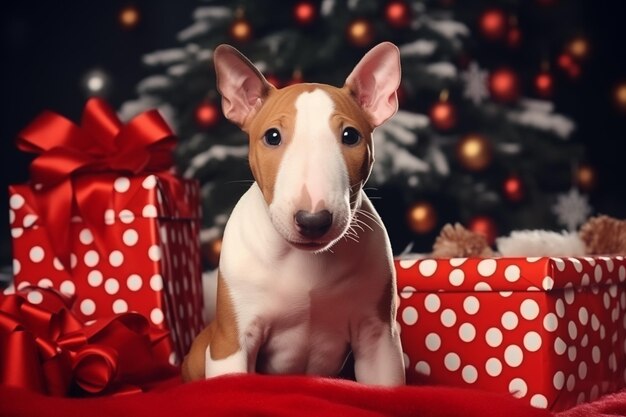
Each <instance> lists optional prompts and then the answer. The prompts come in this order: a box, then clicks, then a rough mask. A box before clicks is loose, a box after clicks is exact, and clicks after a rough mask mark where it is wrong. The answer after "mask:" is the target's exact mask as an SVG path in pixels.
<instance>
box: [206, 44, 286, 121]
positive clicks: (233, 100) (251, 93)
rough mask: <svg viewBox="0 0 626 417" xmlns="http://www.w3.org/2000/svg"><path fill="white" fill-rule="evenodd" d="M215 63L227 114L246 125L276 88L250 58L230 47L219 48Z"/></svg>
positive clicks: (219, 88) (223, 104) (214, 59)
mask: <svg viewBox="0 0 626 417" xmlns="http://www.w3.org/2000/svg"><path fill="white" fill-rule="evenodd" d="M213 62H214V63H215V72H216V74H217V89H218V91H219V92H220V94H221V95H222V109H223V111H224V115H225V116H226V118H227V119H228V120H230V121H231V122H233V123H235V124H237V125H238V126H243V125H244V124H245V122H246V119H248V117H250V116H251V115H252V114H254V113H255V112H256V111H257V110H258V109H259V108H260V107H261V105H262V104H263V100H264V99H265V97H266V96H267V94H268V92H269V90H270V89H272V88H274V87H272V86H271V85H270V83H268V82H267V80H266V79H265V77H263V75H262V74H261V73H260V72H259V70H258V69H256V68H255V66H254V65H252V63H251V62H250V61H249V60H248V58H246V57H245V56H243V54H242V53H241V52H239V51H238V50H236V49H235V48H233V47H232V46H230V45H220V46H218V47H217V48H216V49H215V51H214V52H213Z"/></svg>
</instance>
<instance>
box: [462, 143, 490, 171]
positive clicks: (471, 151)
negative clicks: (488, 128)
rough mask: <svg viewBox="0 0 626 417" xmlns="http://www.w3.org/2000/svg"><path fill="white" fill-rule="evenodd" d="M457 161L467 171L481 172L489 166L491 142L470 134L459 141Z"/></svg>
mask: <svg viewBox="0 0 626 417" xmlns="http://www.w3.org/2000/svg"><path fill="white" fill-rule="evenodd" d="M456 155H457V159H458V160H459V163H460V164H461V166H463V167H464V168H465V169H467V170H469V171H482V170H484V169H485V168H487V167H488V166H489V164H491V160H492V157H493V150H492V146H491V142H490V141H489V140H488V139H486V138H485V137H483V136H480V135H478V134H470V135H467V136H465V137H463V138H461V139H460V140H459V142H458V143H457V148H456Z"/></svg>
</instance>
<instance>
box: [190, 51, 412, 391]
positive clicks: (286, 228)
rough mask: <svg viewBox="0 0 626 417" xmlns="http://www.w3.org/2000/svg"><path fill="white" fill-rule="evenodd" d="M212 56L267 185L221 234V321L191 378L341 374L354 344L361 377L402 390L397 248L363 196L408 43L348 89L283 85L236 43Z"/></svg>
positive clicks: (364, 66) (195, 358)
mask: <svg viewBox="0 0 626 417" xmlns="http://www.w3.org/2000/svg"><path fill="white" fill-rule="evenodd" d="M214 62H215V69H216V73H217V86H218V89H219V92H220V93H221V95H222V107H223V110H224V114H225V116H226V117H227V118H228V119H229V120H230V121H232V122H233V123H235V124H236V125H238V126H239V127H241V129H242V130H243V131H244V132H246V133H247V134H248V136H249V140H250V153H249V162H250V167H251V169H252V173H253V175H254V178H255V180H256V181H255V182H254V183H253V184H252V186H251V187H250V189H249V190H248V191H247V192H246V193H245V194H244V195H243V196H242V198H241V200H239V202H238V203H237V205H236V206H235V208H234V210H233V212H232V214H231V216H230V218H229V220H228V223H227V225H226V228H225V230H224V237H223V242H222V251H221V259H220V264H219V270H218V271H219V272H218V284H217V307H216V308H217V311H216V318H215V320H214V321H213V322H212V323H211V324H210V325H209V326H208V327H207V328H206V329H205V330H203V331H202V332H201V333H200V334H199V335H198V337H197V338H196V340H195V341H194V343H193V345H192V346H191V349H190V351H189V354H188V355H187V356H186V357H185V360H184V363H183V370H182V372H183V379H184V380H186V381H190V380H197V379H203V378H210V377H214V376H217V375H222V374H227V373H245V372H261V373H269V374H311V375H335V374H337V373H338V372H339V370H340V369H341V368H342V365H343V364H344V361H345V359H346V356H347V355H348V353H349V352H350V350H351V351H352V352H353V355H354V374H355V377H356V379H357V381H359V382H362V383H366V384H374V385H384V386H394V385H402V384H404V382H405V377H404V366H403V355H402V348H401V346H400V337H399V334H398V330H397V327H396V301H395V297H396V279H395V271H394V267H393V261H392V252H391V245H390V243H389V238H388V236H387V233H386V230H385V228H384V226H383V223H382V221H381V219H380V217H379V215H378V214H377V213H376V210H375V209H374V207H373V206H372V203H371V202H370V200H369V199H368V197H367V196H366V195H365V193H364V192H363V185H364V184H365V182H366V180H367V178H368V176H369V175H370V172H371V168H372V163H373V162H374V149H373V143H372V132H373V130H374V128H376V127H377V126H379V125H381V124H382V123H383V122H385V121H386V120H387V119H389V118H390V117H392V116H393V115H394V114H395V112H396V111H397V108H398V100H397V96H396V90H397V88H398V86H399V84H400V55H399V51H398V49H397V48H396V47H395V46H394V45H393V44H391V43H381V44H379V45H377V46H376V47H374V48H373V49H372V50H370V51H369V52H368V53H367V54H366V55H365V56H364V57H363V58H362V60H361V61H360V62H359V63H358V64H357V66H356V67H355V68H354V70H353V71H352V73H351V74H350V75H349V76H348V78H347V79H346V81H345V85H344V86H343V87H342V88H337V87H332V86H329V85H325V84H296V85H291V86H288V87H285V88H281V89H277V88H275V87H274V86H272V85H271V84H270V83H268V82H267V80H266V79H265V78H264V77H263V75H261V73H260V72H259V71H258V70H257V69H256V68H255V67H254V66H253V65H252V63H251V62H250V61H249V60H248V59H246V58H245V57H244V56H243V55H242V54H241V53H239V52H238V51H237V50H236V49H234V48H232V47H231V46H228V45H221V46H219V47H218V48H217V49H216V50H215V51H214Z"/></svg>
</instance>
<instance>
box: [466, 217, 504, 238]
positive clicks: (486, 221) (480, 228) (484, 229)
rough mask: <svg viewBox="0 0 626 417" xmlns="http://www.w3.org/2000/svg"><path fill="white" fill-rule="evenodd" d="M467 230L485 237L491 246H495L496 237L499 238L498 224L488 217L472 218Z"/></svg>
mask: <svg viewBox="0 0 626 417" xmlns="http://www.w3.org/2000/svg"><path fill="white" fill-rule="evenodd" d="M467 228H468V229H469V230H471V231H472V232H474V233H478V234H480V235H483V236H485V238H486V239H487V243H489V245H493V244H494V243H495V241H496V237H497V236H498V227H497V226H496V223H495V222H494V221H493V219H491V218H490V217H487V216H476V217H474V218H472V219H471V220H470V221H469V223H468V225H467Z"/></svg>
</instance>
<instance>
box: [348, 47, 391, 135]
mask: <svg viewBox="0 0 626 417" xmlns="http://www.w3.org/2000/svg"><path fill="white" fill-rule="evenodd" d="M400 77H401V75H400V51H399V50H398V48H397V47H396V46H395V45H394V44H392V43H390V42H383V43H381V44H378V45H376V46H375V47H374V48H372V49H371V50H370V51H369V52H368V53H367V54H365V56H364V57H363V58H362V59H361V61H360V62H359V63H358V64H357V66H356V67H354V70H352V73H351V74H350V75H349V76H348V78H347V79H346V83H345V86H346V87H347V88H348V89H349V90H350V92H351V93H352V94H353V95H354V97H355V98H356V100H357V101H358V102H359V104H360V105H361V107H363V109H364V110H365V111H366V112H367V113H368V115H369V117H370V121H371V123H372V125H373V126H374V127H376V126H380V125H381V124H383V123H384V122H385V121H386V120H387V119H389V118H390V117H391V116H393V115H394V114H395V113H396V111H397V110H398V96H397V94H396V90H397V89H398V87H399V86H400Z"/></svg>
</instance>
